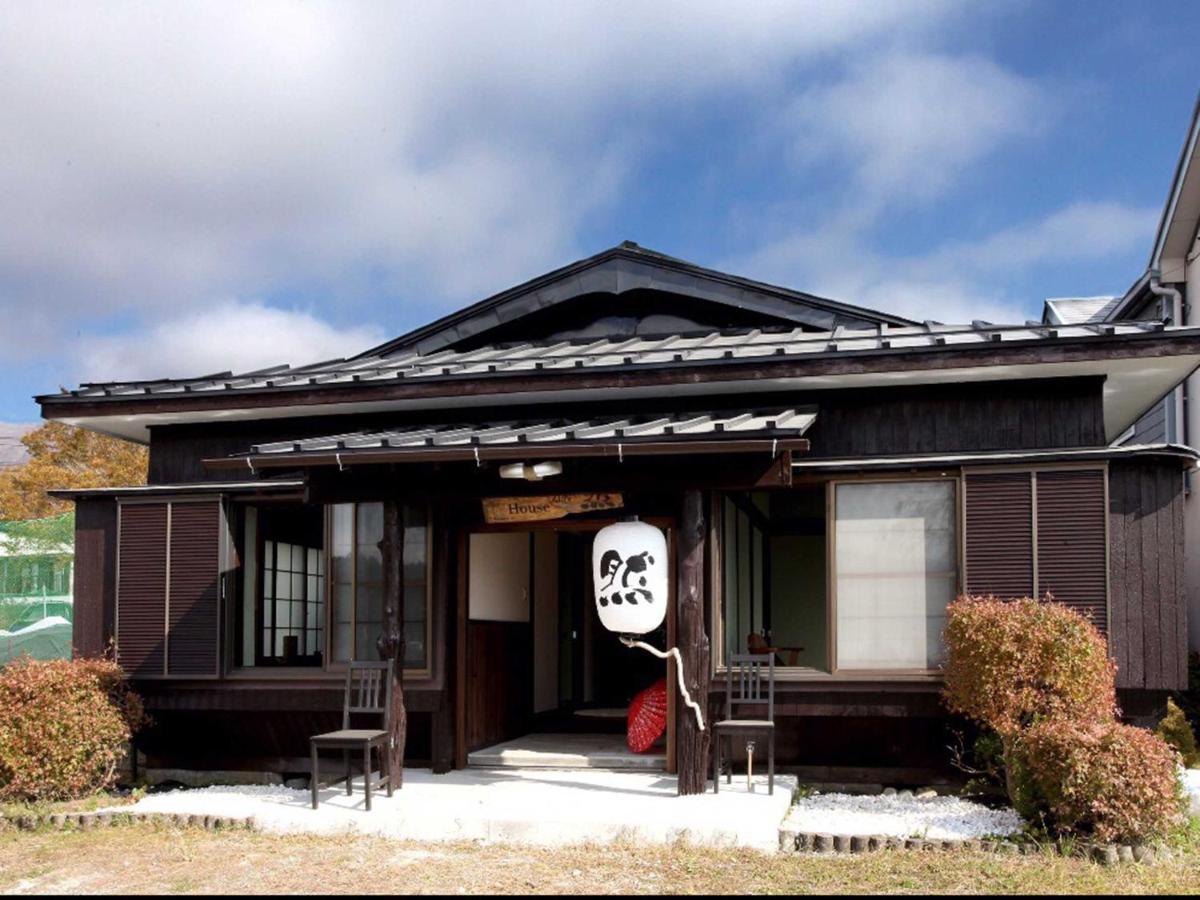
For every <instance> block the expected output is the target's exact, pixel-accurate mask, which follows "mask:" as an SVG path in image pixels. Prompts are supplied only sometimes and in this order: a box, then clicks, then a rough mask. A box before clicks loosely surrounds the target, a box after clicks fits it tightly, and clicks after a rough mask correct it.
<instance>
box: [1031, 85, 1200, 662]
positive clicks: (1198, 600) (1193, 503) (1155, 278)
mask: <svg viewBox="0 0 1200 900" xmlns="http://www.w3.org/2000/svg"><path fill="white" fill-rule="evenodd" d="M1198 144H1200V98H1198V99H1197V103H1196V106H1195V108H1194V110H1193V112H1192V121H1191V125H1190V126H1189V128H1188V133H1187V138H1186V140H1185V141H1184V144H1183V151H1182V152H1181V153H1180V156H1179V163H1178V165H1177V166H1176V167H1175V177H1174V179H1173V180H1172V182H1171V188H1170V191H1169V192H1168V194H1167V202H1166V205H1165V206H1164V207H1163V212H1162V217H1161V219H1160V220H1159V224H1158V232H1157V233H1156V234H1155V238H1154V247H1153V249H1152V251H1151V253H1150V260H1149V262H1148V264H1147V266H1146V271H1145V272H1144V273H1143V274H1142V275H1141V277H1139V278H1138V280H1137V281H1135V282H1134V283H1133V285H1132V286H1131V287H1130V288H1129V290H1127V291H1126V292H1125V293H1124V294H1122V295H1120V296H1116V297H1060V298H1054V299H1050V300H1047V301H1046V305H1045V309H1044V311H1043V314H1042V320H1043V321H1044V322H1046V323H1047V324H1049V325H1067V324H1077V323H1080V322H1093V323H1103V322H1113V321H1117V320H1128V319H1155V320H1160V321H1163V322H1166V323H1167V324H1172V325H1197V324H1200V234H1198V233H1197V228H1198V226H1200V151H1198V149H1197V145H1198ZM1114 443H1118V444H1121V443H1136V444H1160V443H1171V444H1187V445H1190V446H1192V447H1200V374H1197V373H1193V374H1192V375H1191V376H1190V377H1189V378H1188V379H1187V380H1186V381H1185V382H1184V383H1183V384H1182V385H1180V386H1179V387H1177V388H1175V390H1173V391H1172V392H1171V393H1170V394H1168V395H1167V396H1166V397H1164V398H1163V399H1162V400H1161V401H1160V402H1159V403H1157V404H1155V406H1154V407H1153V408H1152V409H1151V410H1149V411H1148V412H1147V413H1146V414H1145V415H1144V416H1142V417H1141V419H1139V420H1138V421H1137V422H1136V423H1135V424H1134V426H1133V427H1132V428H1130V429H1129V430H1128V431H1126V432H1125V433H1124V434H1122V435H1121V436H1120V437H1118V438H1117V440H1116V441H1115V442H1114ZM1187 478H1188V484H1187V491H1188V494H1187V498H1188V499H1187V506H1186V510H1187V511H1186V535H1187V545H1188V552H1187V554H1186V560H1187V561H1186V567H1187V568H1186V572H1187V595H1188V643H1189V646H1190V647H1191V649H1192V650H1200V472H1198V471H1196V470H1192V471H1191V472H1189V473H1188V476H1187Z"/></svg>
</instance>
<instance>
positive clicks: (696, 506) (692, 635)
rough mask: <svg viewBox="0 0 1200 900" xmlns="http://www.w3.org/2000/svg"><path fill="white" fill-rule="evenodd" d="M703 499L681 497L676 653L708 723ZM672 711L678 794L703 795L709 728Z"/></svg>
mask: <svg viewBox="0 0 1200 900" xmlns="http://www.w3.org/2000/svg"><path fill="white" fill-rule="evenodd" d="M704 535H705V530H704V498H703V496H702V495H701V493H700V491H694V490H693V491H686V492H685V493H684V495H683V521H682V522H681V523H680V528H679V577H678V588H677V590H678V595H679V597H678V603H679V609H678V612H679V620H678V622H679V628H678V633H679V649H680V652H681V653H682V655H683V678H684V683H685V684H686V685H687V689H688V691H689V692H690V693H691V695H692V699H693V700H695V701H696V702H697V703H698V704H699V705H700V708H701V709H702V710H704V711H705V718H706V719H707V718H708V667H709V646H708V634H707V632H706V631H705V629H704ZM675 709H676V721H675V731H676V735H677V737H676V762H677V765H678V768H679V794H680V796H683V795H684V794H703V793H704V790H705V787H706V784H707V774H708V750H709V738H710V735H711V733H712V732H711V730H710V729H711V723H710V722H708V721H705V723H704V729H705V730H704V731H701V730H700V728H699V726H698V725H697V724H696V717H695V715H694V714H693V712H692V710H691V709H689V708H688V707H687V706H684V705H683V703H677V704H676V706H675Z"/></svg>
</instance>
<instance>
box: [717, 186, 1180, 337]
mask: <svg viewBox="0 0 1200 900" xmlns="http://www.w3.org/2000/svg"><path fill="white" fill-rule="evenodd" d="M1156 221H1157V213H1156V211H1155V210H1153V209H1150V208H1145V207H1133V206H1126V205H1122V204H1118V203H1106V202H1080V203H1075V204H1071V205H1068V206H1066V207H1064V208H1062V209H1059V210H1055V211H1053V212H1051V213H1049V214H1048V215H1046V216H1043V217H1040V218H1036V219H1033V220H1030V221H1026V222H1022V223H1019V224H1017V225H1013V226H1010V227H1008V228H1004V229H1001V230H999V231H996V232H993V233H991V234H988V235H984V236H983V237H980V238H977V239H975V240H959V241H950V242H947V243H943V244H941V245H939V246H935V247H933V248H931V249H930V250H928V251H926V252H923V253H920V254H912V255H888V254H886V253H881V252H879V251H878V250H875V249H873V248H872V246H871V243H870V241H869V238H868V236H867V235H866V234H865V233H864V231H863V229H861V228H860V227H859V224H858V222H857V221H856V220H855V219H854V217H853V216H848V217H843V218H841V219H837V220H834V221H833V222H832V223H831V224H829V225H828V226H826V227H824V228H818V229H816V230H812V231H803V232H796V233H793V234H788V235H785V236H783V237H781V238H778V239H777V240H775V241H773V242H772V243H770V244H767V245H765V246H763V247H761V248H759V249H758V250H756V251H754V252H753V253H751V254H750V255H748V256H746V257H743V258H741V259H739V260H735V261H733V262H732V263H730V266H731V267H734V268H736V269H740V270H743V271H752V272H756V273H759V275H760V276H761V277H763V278H766V279H774V280H776V281H779V282H782V283H785V284H804V285H805V286H806V287H807V288H808V289H809V290H812V291H813V292H814V293H818V294H827V295H829V296H832V297H837V298H838V299H840V300H845V301H847V302H850V303H857V304H860V305H863V306H867V307H872V308H876V309H882V310H887V311H888V312H894V313H897V314H899V315H902V316H906V317H909V318H914V319H917V320H925V319H937V320H940V321H944V322H969V321H971V320H973V319H985V320H988V321H992V322H1023V321H1025V319H1026V318H1029V317H1036V316H1037V315H1038V314H1039V313H1040V308H1039V307H1040V303H1041V300H1042V299H1043V298H1042V297H1041V296H1040V295H1036V296H1016V295H1014V294H1012V293H1011V292H1010V291H1007V290H1005V288H1004V287H1002V285H1003V284H1004V283H1006V282H1008V281H1011V280H1012V279H1014V278H1020V277H1021V276H1023V275H1027V274H1029V273H1031V272H1032V273H1037V272H1045V271H1048V270H1050V269H1052V268H1053V267H1054V266H1058V265H1065V264H1068V263H1079V262H1087V261H1089V260H1097V261H1098V260H1103V259H1106V258H1108V257H1110V256H1112V255H1113V254H1118V253H1128V252H1130V251H1135V250H1137V249H1138V248H1140V247H1145V246H1148V245H1149V241H1150V238H1151V236H1152V235H1153V231H1154V225H1155V222H1156ZM1001 276H1003V278H1002V277H1001ZM1118 287H1123V285H1120V286H1118Z"/></svg>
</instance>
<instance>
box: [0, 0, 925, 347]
mask: <svg viewBox="0 0 1200 900" xmlns="http://www.w3.org/2000/svg"><path fill="white" fill-rule="evenodd" d="M947 7H948V4H947V3H945V2H944V0H923V2H920V3H918V2H915V0H914V2H909V3H906V4H903V5H901V4H881V3H876V2H873V0H861V2H855V3H838V4H828V3H824V2H812V3H755V4H744V5H743V4H729V3H726V2H715V0H714V2H702V3H699V2H683V0H679V2H662V3H654V4H643V3H634V2H606V3H600V2H589V3H584V2H579V3H558V4H555V3H531V2H512V3H506V4H478V3H471V4H461V5H457V4H398V3H369V2H364V3H349V2H337V3H318V2H311V3H295V2H261V3H254V4H243V3H217V2H206V3H195V4H185V3H171V4H146V3H109V4H105V5H104V6H103V7H99V6H96V5H94V4H88V3H50V2H47V3H37V4H27V5H23V6H14V7H11V8H9V9H6V10H5V14H4V16H3V17H2V18H0V109H3V110H4V111H5V125H4V139H3V140H2V141H0V197H2V198H3V200H4V203H3V205H4V209H5V215H4V216H3V217H0V313H7V314H11V313H12V312H13V311H16V310H22V309H29V308H36V309H37V310H38V311H39V315H40V316H41V317H42V319H43V320H44V321H43V322H41V323H40V324H39V329H38V332H37V333H38V334H42V335H43V340H41V341H37V342H35V341H32V340H30V335H31V334H32V333H33V332H26V333H25V334H23V335H21V336H20V337H19V338H17V337H15V336H10V337H9V340H5V339H4V337H5V336H4V335H0V350H2V351H4V352H5V353H6V355H7V356H8V357H9V358H12V357H13V356H14V355H20V354H32V353H35V352H38V351H39V349H41V350H43V351H44V349H45V348H46V347H48V346H50V345H52V343H53V336H54V335H55V333H56V332H61V331H62V330H63V329H64V328H66V327H68V326H69V325H71V324H74V323H75V322H76V321H78V320H79V319H81V318H88V317H102V316H109V317H111V316H113V315H118V316H127V317H128V316H132V317H134V318H135V319H138V320H140V321H142V322H144V323H149V324H148V325H147V326H146V327H152V326H153V322H154V321H156V320H159V319H162V318H164V317H170V316H176V317H178V316H179V315H180V314H181V311H182V310H186V309H189V308H194V307H195V306H196V305H198V304H204V303H207V302H210V299H211V298H212V297H221V296H235V297H248V296H285V295H286V294H287V293H288V291H289V290H293V289H299V290H302V291H303V292H304V296H321V297H322V298H324V299H323V302H340V303H355V302H361V300H362V297H363V296H364V295H366V294H367V293H373V294H375V295H379V294H382V295H384V296H407V297H421V296H425V297H429V298H430V301H429V302H430V303H431V304H433V303H443V302H446V300H447V298H451V299H455V300H458V299H463V298H464V297H466V296H467V295H470V294H472V293H477V292H484V291H489V290H492V289H499V288H503V287H505V286H507V285H508V284H510V283H512V281H514V280H517V279H519V278H521V277H524V276H527V275H528V274H529V273H531V272H536V271H539V270H540V269H542V268H543V267H546V266H549V265H551V264H555V263H560V262H562V261H564V260H565V259H566V258H569V257H570V256H571V255H574V254H575V253H576V252H577V250H578V249H579V248H577V247H576V234H577V232H578V230H579V228H580V226H581V223H584V222H586V221H588V220H589V218H590V217H592V216H593V215H595V214H596V213H597V212H599V211H603V210H604V209H605V208H606V207H607V206H608V204H610V203H611V202H612V200H613V198H614V197H616V196H618V194H619V191H620V190H622V189H623V188H624V187H625V185H626V178H627V175H628V173H629V172H630V171H632V170H633V169H634V168H635V167H636V165H637V162H638V159H639V148H640V147H642V146H644V144H645V142H646V141H648V140H651V139H653V138H655V137H656V136H658V135H660V134H663V133H669V126H670V123H671V122H672V121H674V120H675V118H674V117H678V116H682V115H687V114H688V111H689V110H693V109H696V108H701V107H703V106H705V105H706V104H708V103H710V102H713V101H714V100H720V99H721V98H725V99H729V98H741V100H742V101H745V100H746V99H748V98H753V99H754V101H755V102H761V103H763V104H770V103H773V102H777V101H778V100H779V99H780V97H781V96H782V94H781V91H780V89H779V88H780V84H781V83H782V82H783V81H785V80H786V75H787V73H789V72H792V71H794V70H795V68H796V67H797V66H800V67H803V66H805V65H811V64H813V63H816V62H822V63H823V62H825V61H828V60H830V59H831V58H833V57H834V56H835V55H836V54H839V53H845V52H847V51H851V50H852V51H854V52H856V53H857V52H860V51H861V49H862V48H863V47H864V46H867V45H872V46H874V45H878V44H879V43H890V42H892V41H895V40H900V39H902V38H903V37H904V36H905V35H912V34H914V33H916V34H919V33H921V32H922V31H923V30H925V29H928V28H930V27H931V23H936V22H938V21H941V20H942V19H944V18H945V16H946V15H947V14H948V13H946V11H945V10H946V8H947ZM588 249H593V248H588ZM432 311H433V310H430V312H432ZM10 335H11V332H10Z"/></svg>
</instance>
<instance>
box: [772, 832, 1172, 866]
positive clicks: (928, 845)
mask: <svg viewBox="0 0 1200 900" xmlns="http://www.w3.org/2000/svg"><path fill="white" fill-rule="evenodd" d="M1047 848H1049V849H1053V851H1054V852H1055V853H1058V854H1060V855H1063V856H1074V857H1081V858H1085V859H1090V860H1092V861H1093V862H1097V863H1100V864H1101V865H1105V866H1111V865H1116V864H1117V863H1125V862H1152V861H1153V860H1154V859H1156V858H1161V859H1166V858H1168V857H1170V856H1171V851H1170V850H1169V849H1168V848H1167V847H1166V846H1164V845H1155V844H1083V843H1081V844H1078V845H1075V846H1074V847H1072V848H1071V849H1069V850H1068V849H1067V848H1066V847H1064V846H1063V845H1061V844H1035V843H1033V842H1032V841H1020V842H1018V841H1009V840H1003V839H999V838H969V839H966V840H936V839H931V838H913V837H910V838H901V837H890V836H888V835H883V834H827V833H818V832H811V831H794V830H792V829H790V828H780V829H779V851H780V852H781V853H785V854H795V853H875V852H878V851H880V850H938V851H949V850H971V851H976V852H984V853H996V854H998V855H1001V856H1034V855H1036V854H1038V853H1041V852H1043V851H1044V850H1046V849H1047Z"/></svg>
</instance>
